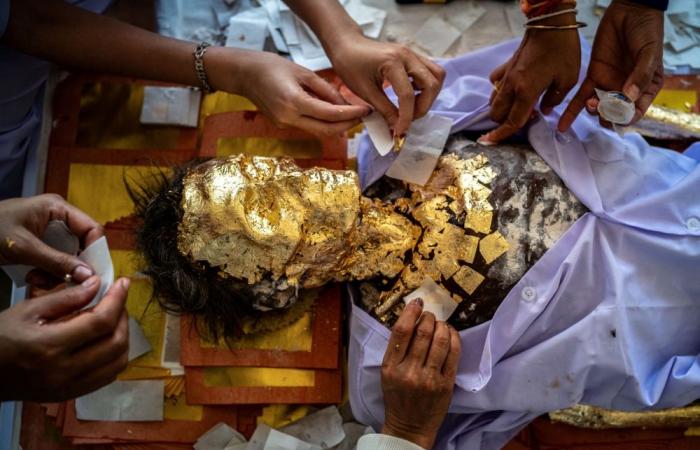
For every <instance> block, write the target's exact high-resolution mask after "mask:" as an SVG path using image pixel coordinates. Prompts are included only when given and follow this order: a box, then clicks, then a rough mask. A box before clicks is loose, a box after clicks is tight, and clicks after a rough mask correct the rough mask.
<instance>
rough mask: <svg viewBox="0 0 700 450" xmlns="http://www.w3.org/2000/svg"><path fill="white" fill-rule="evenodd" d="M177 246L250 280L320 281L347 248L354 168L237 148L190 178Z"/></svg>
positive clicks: (354, 211)
mask: <svg viewBox="0 0 700 450" xmlns="http://www.w3.org/2000/svg"><path fill="white" fill-rule="evenodd" d="M181 205H182V210H183V216H182V221H181V222H180V224H179V226H178V250H179V251H180V253H181V254H183V255H185V256H186V257H187V258H189V259H190V260H192V261H193V262H200V263H202V262H204V263H206V264H208V265H209V266H210V267H213V268H217V269H218V270H219V274H220V276H221V277H223V278H228V277H231V278H234V279H236V280H242V281H245V282H247V283H248V284H250V285H253V284H256V283H259V282H260V281H261V280H263V278H268V279H272V280H284V281H285V282H286V284H288V285H289V286H291V287H305V288H310V287H315V286H318V285H321V284H323V283H324V282H327V281H328V279H327V278H326V279H322V278H319V277H318V274H324V273H326V274H327V273H331V272H333V269H334V268H335V267H336V266H338V265H339V263H340V262H341V261H342V260H343V259H344V258H345V255H346V253H347V252H348V246H347V245H346V242H347V240H348V236H349V235H350V233H351V232H352V231H353V229H354V228H355V225H356V222H357V220H358V213H359V210H360V188H359V182H358V178H357V174H356V173H354V172H352V171H338V170H328V169H322V168H312V169H307V170H303V169H300V168H299V167H298V166H297V165H296V164H294V162H293V161H292V160H291V159H289V158H267V157H251V156H245V155H238V156H234V157H230V158H227V159H222V160H214V161H210V162H207V163H205V164H202V165H200V166H198V167H197V168H195V169H194V170H192V171H191V172H190V173H189V174H188V175H187V176H186V178H185V180H184V185H183V191H182V202H181Z"/></svg>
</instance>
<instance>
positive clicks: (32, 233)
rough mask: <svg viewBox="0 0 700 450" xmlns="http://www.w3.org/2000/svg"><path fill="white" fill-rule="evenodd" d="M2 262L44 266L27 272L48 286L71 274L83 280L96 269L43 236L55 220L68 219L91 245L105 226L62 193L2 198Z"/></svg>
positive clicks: (32, 281) (29, 278)
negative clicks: (66, 198) (50, 244)
mask: <svg viewBox="0 0 700 450" xmlns="http://www.w3.org/2000/svg"><path fill="white" fill-rule="evenodd" d="M0 212H1V214H0V265H5V264H26V265H29V266H35V267H37V268H39V269H41V270H39V271H37V270H35V271H32V272H30V273H29V274H28V275H27V282H28V283H30V284H34V285H42V286H47V285H50V284H55V283H54V282H57V281H58V280H62V279H63V278H64V276H65V275H66V274H70V275H71V277H72V279H73V281H75V282H77V283H81V282H83V281H85V280H87V279H88V278H89V277H90V276H92V275H93V270H92V269H91V268H90V267H88V266H87V265H86V264H85V263H84V262H82V261H81V260H79V259H78V258H77V257H76V256H73V255H69V254H67V253H63V252H59V251H58V250H55V249H53V248H51V247H49V246H48V245H46V244H44V242H42V240H41V236H42V235H43V234H44V231H45V230H46V227H47V225H48V224H49V222H50V221H52V220H60V221H62V222H64V223H65V224H66V225H67V227H68V229H70V231H71V232H72V233H73V234H75V235H76V236H77V237H78V238H79V239H80V241H81V243H82V245H83V247H87V246H88V245H90V244H92V243H93V242H94V241H95V240H97V239H98V238H99V237H101V236H102V235H103V234H104V232H103V231H102V227H100V225H99V224H98V223H97V222H95V221H94V220H92V219H91V218H90V217H88V216H87V214H85V213H84V212H82V211H80V210H79V209H78V208H76V207H74V206H72V205H70V204H68V203H67V202H66V201H65V200H64V199H63V198H61V197H60V196H58V195H53V194H44V195H38V196H36V197H30V198H13V199H9V200H3V201H0Z"/></svg>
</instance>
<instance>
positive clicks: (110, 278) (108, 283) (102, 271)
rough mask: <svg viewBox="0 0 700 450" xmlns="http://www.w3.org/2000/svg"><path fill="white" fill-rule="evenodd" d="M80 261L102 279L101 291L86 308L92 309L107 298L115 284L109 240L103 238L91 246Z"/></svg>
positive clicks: (80, 257) (82, 254) (84, 251)
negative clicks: (103, 298) (106, 295)
mask: <svg viewBox="0 0 700 450" xmlns="http://www.w3.org/2000/svg"><path fill="white" fill-rule="evenodd" d="M78 259H80V260H81V261H83V262H85V263H87V265H88V266H90V267H92V270H94V271H95V275H97V276H99V277H100V289H99V290H98V291H97V294H95V298H93V299H92V301H91V302H90V304H89V305H87V306H86V307H85V308H90V307H91V306H95V305H96V304H97V303H98V302H99V301H100V300H102V297H104V296H105V294H106V293H107V291H109V288H111V287H112V284H113V283H114V266H113V265H112V257H111V256H110V254H109V247H108V246H107V238H106V237H104V236H102V237H101V238H99V239H98V240H96V241H95V242H93V243H92V244H90V245H89V246H88V248H86V249H85V250H83V252H82V253H81V254H79V255H78Z"/></svg>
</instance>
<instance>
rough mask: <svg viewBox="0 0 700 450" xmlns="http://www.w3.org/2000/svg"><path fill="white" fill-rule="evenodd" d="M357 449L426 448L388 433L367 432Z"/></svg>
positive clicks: (394, 449)
mask: <svg viewBox="0 0 700 450" xmlns="http://www.w3.org/2000/svg"><path fill="white" fill-rule="evenodd" d="M355 450H425V449H424V448H423V447H421V446H420V445H416V444H414V443H413V442H409V441H407V440H405V439H401V438H398V437H394V436H389V435H387V434H378V433H377V434H365V435H364V436H362V437H361V438H360V440H358V441H357V447H355Z"/></svg>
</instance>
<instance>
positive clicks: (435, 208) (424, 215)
mask: <svg viewBox="0 0 700 450" xmlns="http://www.w3.org/2000/svg"><path fill="white" fill-rule="evenodd" d="M411 215H412V216H413V218H414V219H416V220H417V221H418V222H420V224H421V225H422V226H423V227H428V226H430V225H432V224H436V225H438V226H440V225H442V224H444V223H446V222H447V221H448V220H449V219H450V214H449V212H448V211H447V197H445V196H444V195H439V196H437V197H433V198H431V199H429V200H426V201H424V202H423V203H421V204H420V205H418V206H417V207H416V208H414V209H413V211H412V213H411Z"/></svg>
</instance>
